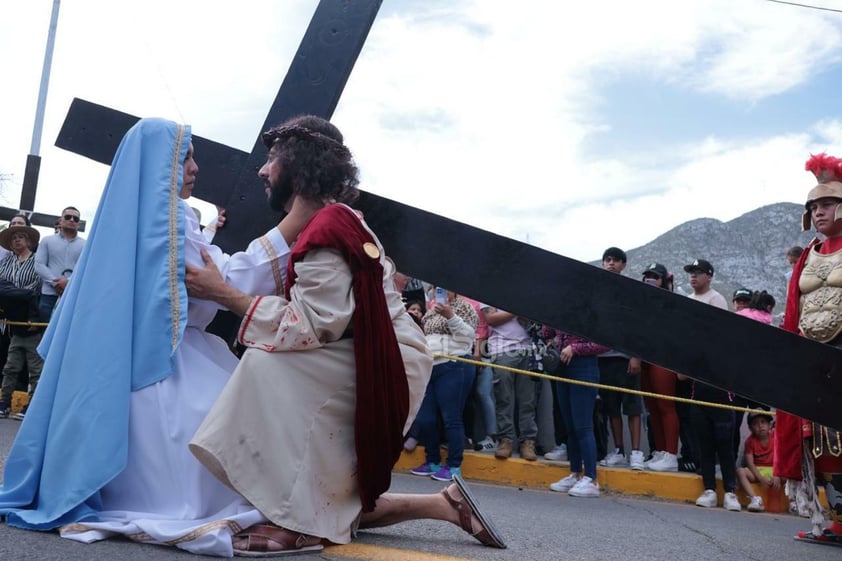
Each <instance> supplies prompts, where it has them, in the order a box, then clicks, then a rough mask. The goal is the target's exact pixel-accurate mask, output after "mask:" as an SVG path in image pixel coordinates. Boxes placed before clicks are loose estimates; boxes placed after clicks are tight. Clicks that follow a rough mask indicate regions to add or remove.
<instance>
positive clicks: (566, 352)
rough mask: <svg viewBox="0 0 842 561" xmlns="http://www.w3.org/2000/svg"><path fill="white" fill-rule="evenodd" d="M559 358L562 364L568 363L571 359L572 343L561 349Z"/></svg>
mask: <svg viewBox="0 0 842 561" xmlns="http://www.w3.org/2000/svg"><path fill="white" fill-rule="evenodd" d="M559 358H561V362H562V364H566V365H567V364H570V361H571V360H573V345H567V346H566V347H564V348H563V349H561V352H560V353H559Z"/></svg>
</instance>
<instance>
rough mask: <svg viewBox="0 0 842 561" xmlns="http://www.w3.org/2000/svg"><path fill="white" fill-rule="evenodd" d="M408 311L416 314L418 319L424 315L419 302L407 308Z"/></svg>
mask: <svg viewBox="0 0 842 561" xmlns="http://www.w3.org/2000/svg"><path fill="white" fill-rule="evenodd" d="M406 311H407V312H409V313H410V314H412V315H414V316H415V317H417V318H418V319H421V316H422V315H424V314H423V311H422V310H421V304H418V303H417V302H416V303H415V304H411V305H410V306H409V308H407V309H406Z"/></svg>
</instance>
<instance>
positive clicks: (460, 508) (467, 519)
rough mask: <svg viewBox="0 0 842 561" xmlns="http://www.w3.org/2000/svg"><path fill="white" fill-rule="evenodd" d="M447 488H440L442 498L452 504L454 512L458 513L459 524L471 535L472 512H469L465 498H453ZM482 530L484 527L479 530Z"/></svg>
mask: <svg viewBox="0 0 842 561" xmlns="http://www.w3.org/2000/svg"><path fill="white" fill-rule="evenodd" d="M448 489H449V487H445V488H444V489H442V490H441V494H442V495H444V498H445V499H447V502H448V503H450V506H452V507H453V508H454V509H456V512H458V513H459V526H461V527H462V529H463V530H465V531H466V532H468V533H469V534H471V535H472V536H473V535H474V532H473V529H474V528H473V526H472V525H471V517H472V514H471V508H470V506H469V505H468V502H467V501H466V500H465V499H462V500H461V501H458V500H456V499H454V498H453V497H452V496H451V495H450V493H448V492H447V490H448ZM483 530H484V528H483V529H482V530H480V532H482V531H483ZM480 532H477V533H480Z"/></svg>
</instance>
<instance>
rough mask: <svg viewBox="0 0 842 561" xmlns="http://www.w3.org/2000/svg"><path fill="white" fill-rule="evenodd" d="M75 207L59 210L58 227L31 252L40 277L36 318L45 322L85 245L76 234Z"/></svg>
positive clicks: (77, 211) (77, 233) (50, 314)
mask: <svg viewBox="0 0 842 561" xmlns="http://www.w3.org/2000/svg"><path fill="white" fill-rule="evenodd" d="M79 220H80V214H79V209H77V208H76V207H73V206H69V207H66V208H65V209H64V210H63V211H61V219H60V220H59V222H58V224H59V227H60V230H59V231H58V233H57V234H55V235H54V236H49V237H47V238H44V239H43V240H42V241H41V244H40V245H39V246H38V252H37V253H36V254H35V270H36V272H37V273H38V276H40V277H41V279H42V283H41V303H40V308H39V311H40V318H41V321H42V322H49V321H50V317H51V316H52V314H53V308H54V307H55V305H56V302H57V301H58V299H59V297H60V296H61V295H62V294H63V293H64V289H65V287H67V281H69V280H70V275H71V274H72V273H73V269H74V268H75V267H76V262H77V261H78V260H79V256H80V255H81V254H82V249H83V248H84V247H85V238H83V237H81V236H80V235H79Z"/></svg>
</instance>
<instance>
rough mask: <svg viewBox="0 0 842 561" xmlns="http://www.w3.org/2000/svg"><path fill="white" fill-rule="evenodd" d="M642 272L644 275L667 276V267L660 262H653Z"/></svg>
mask: <svg viewBox="0 0 842 561" xmlns="http://www.w3.org/2000/svg"><path fill="white" fill-rule="evenodd" d="M641 274H642V275H644V276H645V275H657V276H659V277H661V278H664V277H666V276H667V268H666V267H664V266H663V265H661V264H660V263H652V264H650V265H649V266H648V267H646V270H644V271H643V272H642V273H641Z"/></svg>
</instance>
